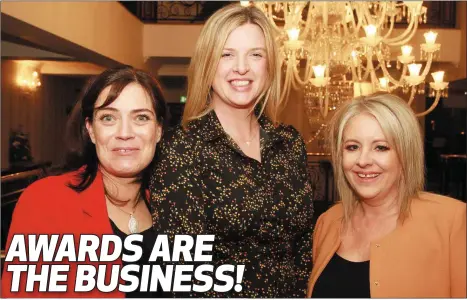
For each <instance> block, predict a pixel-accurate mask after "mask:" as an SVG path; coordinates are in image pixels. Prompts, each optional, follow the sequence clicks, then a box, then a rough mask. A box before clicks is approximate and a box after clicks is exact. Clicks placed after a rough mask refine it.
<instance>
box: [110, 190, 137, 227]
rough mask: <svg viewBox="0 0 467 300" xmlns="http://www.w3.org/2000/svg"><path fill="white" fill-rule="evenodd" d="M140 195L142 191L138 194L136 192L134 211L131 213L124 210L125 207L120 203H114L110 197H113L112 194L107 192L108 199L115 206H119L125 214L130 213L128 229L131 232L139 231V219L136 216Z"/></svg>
mask: <svg viewBox="0 0 467 300" xmlns="http://www.w3.org/2000/svg"><path fill="white" fill-rule="evenodd" d="M139 195H140V192H138V194H136V197H135V202H136V204H135V206H134V207H133V211H132V212H131V213H129V212H127V211H124V210H123V209H121V208H120V207H119V206H118V205H116V204H114V203H113V202H112V201H110V199H109V198H111V196H110V195H109V194H108V193H106V197H107V199H109V202H110V203H112V205H113V206H115V207H116V208H118V209H119V210H120V211H121V212H124V213H125V214H127V215H129V216H130V219H129V220H128V231H129V232H130V233H137V232H138V220H137V219H136V218H135V216H134V215H135V211H136V208H137V207H138V203H139V201H138V199H139Z"/></svg>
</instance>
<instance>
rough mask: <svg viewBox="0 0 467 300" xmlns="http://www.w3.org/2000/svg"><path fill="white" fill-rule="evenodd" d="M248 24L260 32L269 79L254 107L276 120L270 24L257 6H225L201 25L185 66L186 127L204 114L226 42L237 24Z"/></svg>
mask: <svg viewBox="0 0 467 300" xmlns="http://www.w3.org/2000/svg"><path fill="white" fill-rule="evenodd" d="M247 23H251V24H255V25H258V26H259V27H260V28H261V30H262V31H263V34H264V38H265V41H266V55H267V60H268V63H267V69H268V70H267V71H268V80H267V81H266V82H267V83H266V86H265V88H264V90H263V91H262V93H261V94H260V96H259V97H258V99H256V102H255V105H254V107H256V106H257V104H258V103H260V102H261V103H262V106H261V110H260V114H261V113H263V112H264V113H265V114H266V116H268V117H269V118H270V119H271V121H272V122H273V123H276V122H277V121H276V120H277V114H278V108H279V100H280V67H279V59H278V48H277V45H276V42H275V32H274V28H273V27H272V24H271V23H270V21H269V20H268V19H267V17H266V16H265V15H264V13H263V12H262V11H261V10H259V9H258V8H256V7H243V6H240V5H239V4H231V5H228V6H226V7H224V8H222V9H220V10H218V11H217V12H215V13H214V14H213V15H212V16H211V17H210V18H209V20H208V21H207V22H206V24H205V25H204V27H203V29H202V31H201V34H200V36H199V38H198V41H197V43H196V47H195V52H194V54H193V57H192V59H191V62H190V66H189V69H188V93H187V102H186V104H185V110H184V113H183V119H182V126H183V127H184V128H186V126H187V125H188V123H189V122H190V121H192V120H194V119H197V118H200V117H202V116H203V115H205V114H207V113H208V112H209V111H210V110H211V109H212V108H211V107H210V105H209V98H210V92H211V86H212V82H213V81H214V76H215V73H216V70H217V65H218V64H219V60H220V58H221V55H222V50H223V48H224V45H225V42H226V41H227V38H228V36H229V35H230V33H231V32H232V31H233V30H234V29H235V28H237V27H239V26H242V25H244V24H247Z"/></svg>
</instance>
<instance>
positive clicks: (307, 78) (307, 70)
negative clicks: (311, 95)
mask: <svg viewBox="0 0 467 300" xmlns="http://www.w3.org/2000/svg"><path fill="white" fill-rule="evenodd" d="M312 65H313V64H312V62H311V59H309V58H307V60H306V65H305V81H306V82H307V83H308V81H310V78H311V76H312V74H313V67H312Z"/></svg>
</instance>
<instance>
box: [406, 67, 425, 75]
mask: <svg viewBox="0 0 467 300" xmlns="http://www.w3.org/2000/svg"><path fill="white" fill-rule="evenodd" d="M407 67H408V68H409V73H410V76H412V77H415V76H419V75H420V70H421V68H422V64H410V65H408V66H407Z"/></svg>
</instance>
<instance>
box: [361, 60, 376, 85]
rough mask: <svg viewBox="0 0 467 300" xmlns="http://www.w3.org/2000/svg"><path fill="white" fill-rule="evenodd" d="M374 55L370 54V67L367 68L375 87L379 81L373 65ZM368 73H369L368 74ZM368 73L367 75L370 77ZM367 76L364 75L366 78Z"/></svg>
mask: <svg viewBox="0 0 467 300" xmlns="http://www.w3.org/2000/svg"><path fill="white" fill-rule="evenodd" d="M372 57H373V56H372V55H370V54H368V56H367V61H368V68H367V73H368V75H369V76H370V79H371V84H372V85H373V87H376V86H377V83H378V78H377V77H376V72H375V68H374V66H373V59H372ZM366 75H367V74H366ZM368 75H367V77H368ZM367 77H364V78H363V79H364V80H366V78H367Z"/></svg>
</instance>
